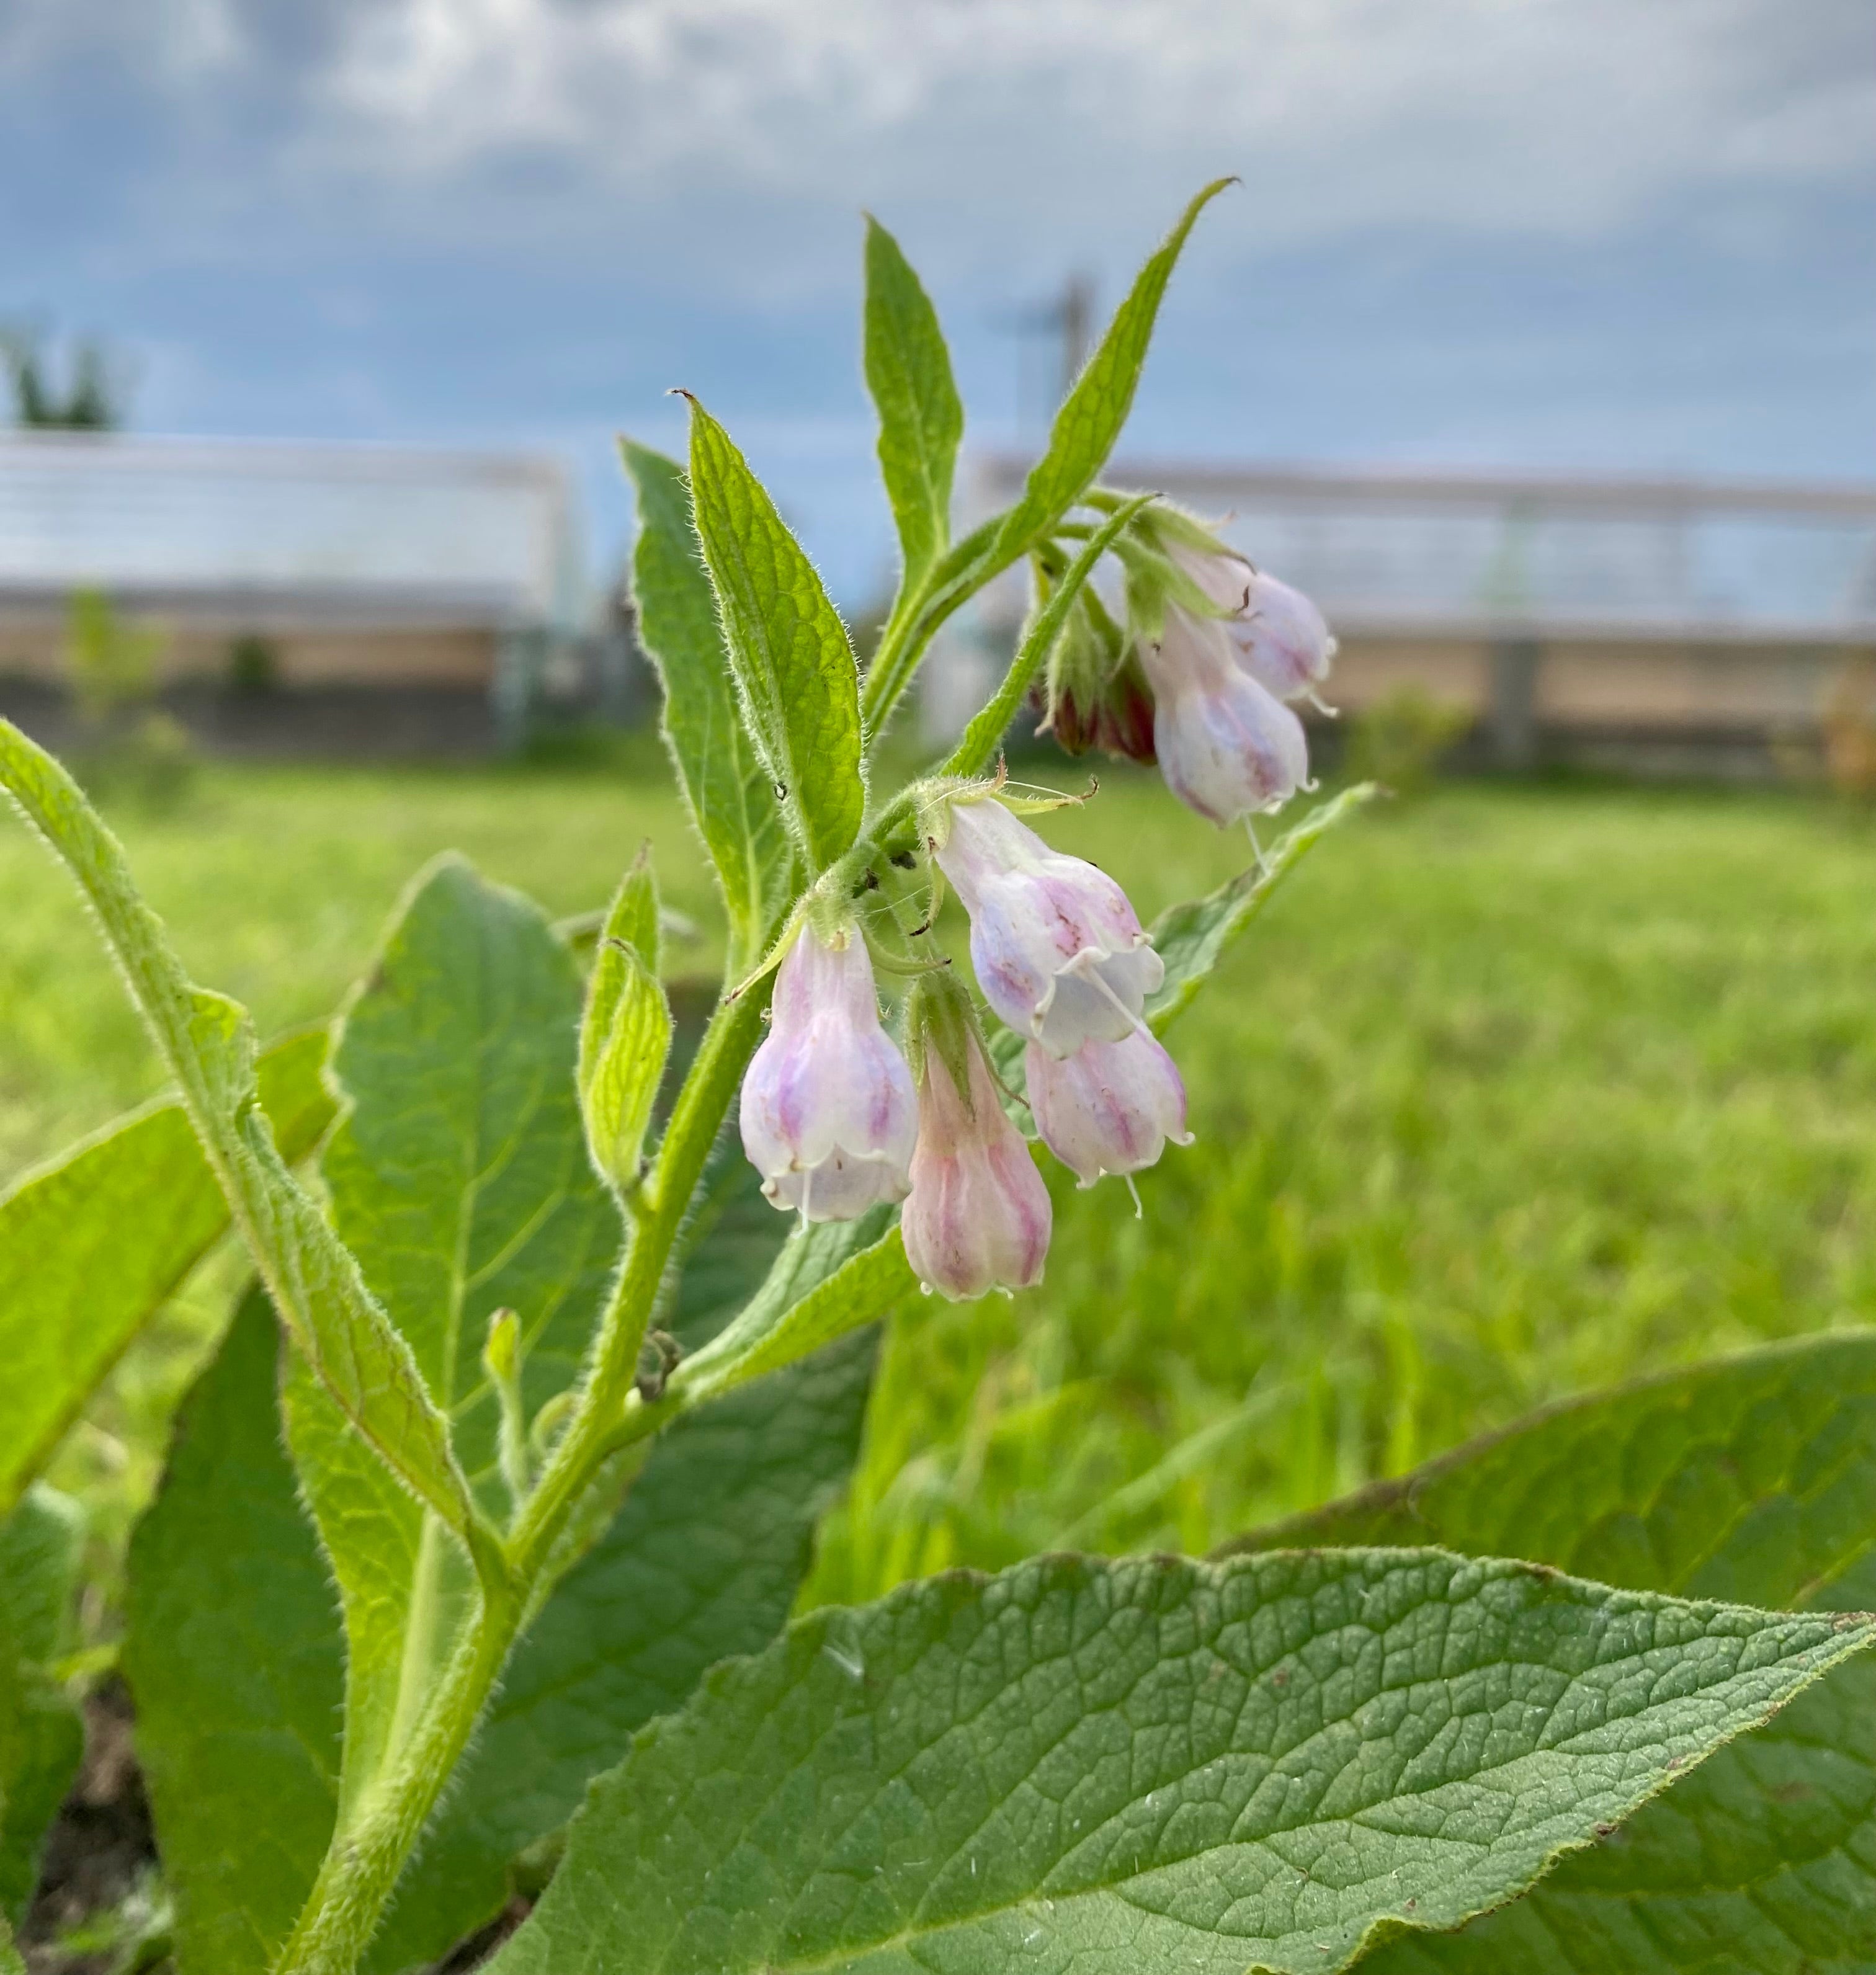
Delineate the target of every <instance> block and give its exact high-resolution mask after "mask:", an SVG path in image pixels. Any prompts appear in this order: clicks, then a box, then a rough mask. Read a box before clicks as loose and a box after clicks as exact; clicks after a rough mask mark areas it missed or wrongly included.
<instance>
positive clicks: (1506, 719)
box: [1487, 638, 1544, 769]
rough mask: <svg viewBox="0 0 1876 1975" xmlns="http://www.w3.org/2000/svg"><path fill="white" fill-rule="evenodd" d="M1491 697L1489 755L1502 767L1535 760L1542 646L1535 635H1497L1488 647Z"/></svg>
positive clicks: (1518, 766)
mask: <svg viewBox="0 0 1876 1975" xmlns="http://www.w3.org/2000/svg"><path fill="white" fill-rule="evenodd" d="M1491 657H1492V696H1491V704H1490V708H1489V709H1488V711H1487V719H1488V721H1489V724H1490V728H1491V738H1492V757H1493V760H1494V761H1496V762H1497V765H1498V766H1499V767H1501V768H1510V769H1525V768H1531V767H1535V766H1536V763H1537V674H1538V670H1539V667H1540V666H1541V665H1543V658H1544V648H1543V646H1542V645H1540V644H1539V642H1537V640H1536V639H1535V638H1500V639H1497V640H1496V641H1495V642H1493V646H1492V650H1491Z"/></svg>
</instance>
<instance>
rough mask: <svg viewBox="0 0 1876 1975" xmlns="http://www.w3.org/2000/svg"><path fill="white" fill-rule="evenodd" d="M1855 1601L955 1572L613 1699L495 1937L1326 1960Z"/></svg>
mask: <svg viewBox="0 0 1876 1975" xmlns="http://www.w3.org/2000/svg"><path fill="white" fill-rule="evenodd" d="M1872 1628H1876V1620H1871V1619H1862V1618H1859V1619H1855V1620H1849V1619H1844V1618H1838V1619H1835V1620H1833V1619H1830V1618H1784V1617H1779V1616H1776V1615H1772V1614H1769V1613H1765V1612H1753V1611H1749V1610H1743V1609H1738V1608H1736V1607H1732V1606H1726V1605H1690V1604H1684V1603H1681V1602H1677V1601H1675V1600H1673V1599H1662V1598H1658V1597H1651V1596H1648V1595H1642V1594H1638V1593H1633V1592H1616V1591H1609V1590H1607V1589H1604V1588H1603V1587H1602V1586H1596V1585H1590V1584H1584V1583H1581V1582H1577V1581H1575V1580H1574V1579H1569V1578H1566V1577H1563V1576H1560V1575H1559V1574H1558V1573H1556V1572H1552V1571H1545V1570H1537V1569H1533V1568H1531V1567H1530V1566H1526V1565H1523V1564H1516V1563H1468V1562H1466V1561H1464V1560H1463V1559H1460V1558H1457V1557H1454V1556H1449V1555H1447V1554H1446V1553H1444V1552H1441V1551H1437V1550H1407V1551H1399V1550H1392V1551H1390V1550H1379V1551H1376V1550H1356V1551H1340V1552H1333V1551H1332V1552H1326V1553H1306V1554H1298V1553H1288V1554H1279V1555H1273V1556H1250V1557H1244V1558H1239V1559H1233V1560H1231V1561H1230V1562H1228V1563H1222V1564H1201V1563H1187V1562H1184V1561H1182V1560H1181V1559H1175V1558H1170V1557H1155V1558H1142V1559H1127V1560H1124V1561H1122V1562H1118V1563H1106V1562H1102V1561H1100V1560H1098V1559H1089V1558H1080V1557H1045V1558H1043V1559H1039V1560H1038V1561H1036V1562H1034V1563H1027V1564H1023V1565H1020V1566H1017V1568H1015V1569H1013V1570H1010V1571H1007V1572H1004V1573H1003V1574H1002V1575H1001V1576H998V1577H996V1578H993V1579H988V1580H985V1579H981V1578H978V1577H976V1576H971V1575H969V1574H966V1573H963V1572H957V1573H953V1574H951V1575H949V1576H945V1577H942V1578H938V1579H933V1580H931V1582H926V1583H922V1584H915V1585H912V1586H905V1587H902V1589H900V1590H899V1591H898V1592H894V1593H893V1594H892V1595H890V1596H889V1597H888V1598H886V1599H884V1600H883V1601H882V1602H880V1603H879V1604H877V1605H871V1606H868V1607H866V1609H862V1610H860V1611H857V1612H845V1611H838V1610H835V1611H827V1612H817V1613H816V1614H814V1615H813V1616H812V1617H810V1618H807V1619H805V1620H803V1621H802V1622H800V1623H799V1624H797V1625H795V1626H794V1627H793V1628H791V1629H790V1632H789V1633H788V1635H787V1637H786V1638H784V1640H782V1641H780V1642H778V1643H777V1645H774V1646H773V1647H771V1648H770V1649H769V1650H768V1651H766V1652H764V1653H763V1654H761V1655H759V1656H758V1657H757V1658H754V1659H753V1660H749V1661H742V1662H739V1663H737V1664H733V1665H731V1666H729V1667H727V1668H721V1669H720V1670H719V1671H718V1672H716V1673H715V1674H713V1675H711V1678H709V1679H708V1680H707V1681H705V1684H704V1686H703V1688H702V1690H701V1693H700V1694H699V1695H698V1698H697V1699H696V1700H695V1701H692V1703H691V1704H689V1706H688V1707H686V1708H685V1710H684V1711H683V1712H682V1714H678V1715H676V1716H673V1717H668V1718H667V1719H665V1720H662V1721H660V1722H656V1723H654V1724H652V1726H651V1727H649V1729H647V1730H646V1731H644V1732H643V1733H642V1734H641V1735H640V1736H639V1738H638V1740H637V1741H636V1743H635V1744H634V1746H633V1749H632V1754H631V1755H630V1756H629V1758H628V1759H627V1760H626V1762H625V1763H623V1764H622V1765H621V1766H620V1767H619V1769H618V1770H616V1771H614V1772H613V1773H612V1774H611V1775H609V1776H606V1777H604V1778H603V1779H600V1782H599V1783H597V1784H596V1786H594V1789H593V1793H592V1794H591V1796H590V1797H589V1799H588V1801H587V1805H586V1809H585V1811H584V1812H583V1814H582V1815H581V1816H580V1819H579V1820H578V1821H577V1822H576V1824H575V1825H574V1826H573V1831H572V1832H571V1835H570V1843H569V1845H568V1849H567V1856H566V1858H565V1860H564V1862H563V1864H562V1865H561V1868H560V1872H559V1874H558V1875H557V1878H555V1880H554V1884H553V1885H551V1886H550V1888H549V1889H548V1891H547V1895H546V1897H545V1898H544V1900H543V1901H542V1902H541V1904H540V1905H539V1906H538V1907H537V1908H536V1909H535V1911H534V1915H533V1917H532V1918H531V1920H530V1921H528V1922H527V1924H525V1925H524V1927H522V1929H521V1931H520V1932H519V1933H518V1934H516V1935H515V1937H514V1939H513V1940H511V1942H510V1943H509V1944H508V1947H506V1948H505V1949H504V1950H502V1951H501V1953H500V1954H498V1955H497V1957H495V1959H494V1962H493V1963H491V1969H492V1970H495V1971H498V1975H548V1971H551V1975H580V1971H597V1970H602V1969H603V1970H606V1975H640V1971H649V1970H657V1971H659V1975H686V1972H687V1971H697V1975H703V1971H705V1970H708V1971H710V1975H736V1972H737V1971H749V1975H756V1971H758V1970H760V1971H764V1975H793V1971H796V1970H809V1969H813V1970H820V1971H825V1975H833V1971H834V1970H852V1971H858V1970H864V1971H866V1975H914V1971H932V1970H956V1971H959V1975H963V1971H965V1970H971V1971H976V1970H996V1969H1000V1968H1003V1967H1011V1966H1023V1967H1029V1966H1037V1967H1053V1968H1061V1969H1073V1970H1074V1971H1076V1975H1139V1971H1141V1970H1146V1969H1155V1968H1175V1967H1176V1968H1178V1969H1181V1970H1195V1971H1202V1975H1242V1971H1244V1970H1247V1969H1249V1968H1251V1967H1259V1968H1265V1969H1273V1970H1331V1969H1336V1968H1340V1967H1345V1966H1346V1965H1347V1963H1348V1962H1349V1960H1350V1959H1351V1958H1352V1957H1353V1956H1354V1955H1355V1954H1357V1953H1358V1952H1359V1950H1360V1949H1361V1947H1362V1945H1363V1944H1364V1943H1365V1940H1367V1939H1368V1938H1370V1937H1372V1934H1373V1933H1374V1932H1375V1931H1377V1930H1378V1929H1380V1928H1382V1927H1398V1926H1401V1925H1419V1926H1428V1925H1431V1926H1435V1927H1437V1926H1442V1925H1451V1924H1453V1923H1454V1922H1455V1921H1457V1920H1459V1919H1460V1918H1461V1917H1464V1916H1465V1915H1467V1914H1470V1913H1474V1912H1476V1911H1479V1910H1480V1909H1481V1908H1484V1907H1487V1906H1489V1905H1491V1904H1495V1903H1496V1902H1497V1901H1501V1900H1503V1899H1505V1898H1508V1897H1510V1894H1513V1893H1514V1892H1516V1891H1518V1890H1520V1888H1522V1887H1523V1886H1524V1885H1528V1884H1529V1881H1531V1879H1532V1878H1534V1877H1535V1876H1536V1874H1537V1873H1538V1872H1539V1871H1542V1870H1543V1868H1544V1866H1545V1865H1547V1864H1548V1863H1549V1862H1550V1861H1551V1860H1552V1858H1555V1857H1556V1855H1557V1854H1558V1853H1559V1852H1560V1851H1562V1850H1563V1849H1565V1848H1569V1847H1571V1846H1574V1845H1581V1844H1582V1843H1584V1842H1586V1841H1587V1840H1588V1839H1589V1838H1590V1837H1591V1836H1592V1835H1593V1833H1594V1832H1595V1828H1596V1826H1597V1825H1598V1823H1601V1822H1606V1821H1611V1820H1613V1819H1618V1818H1620V1817H1621V1816H1625V1815H1626V1814H1627V1813H1628V1812H1629V1811H1630V1810H1631V1809H1634V1808H1635V1806H1636V1805H1637V1804H1638V1802H1641V1800H1642V1799H1644V1798H1645V1797H1647V1796H1649V1795H1650V1794H1651V1793H1652V1792H1654V1790H1656V1789H1659V1788H1660V1787H1661V1785H1662V1784H1663V1783H1664V1782H1665V1781H1666V1780H1667V1779H1668V1778H1669V1776H1671V1775H1672V1774H1674V1773H1675V1772H1676V1771H1677V1770H1681V1769H1682V1768H1684V1767H1686V1766H1688V1765H1689V1764H1690V1763H1694V1762H1696V1761H1697V1760H1700V1757H1702V1756H1705V1755H1706V1754H1707V1753H1710V1751H1711V1750H1713V1748H1714V1747H1717V1745H1718V1744H1719V1743H1721V1742H1723V1741H1724V1740H1726V1739H1727V1737H1729V1736H1730V1735H1733V1734H1734V1733H1737V1732H1738V1731H1739V1730H1741V1729H1743V1728H1744V1727H1747V1726H1749V1725H1750V1724H1751V1723H1753V1722H1754V1721H1756V1720H1761V1719H1763V1717H1764V1716H1765V1714H1766V1713H1767V1711H1768V1710H1770V1709H1772V1708H1773V1707H1776V1706H1778V1705H1779V1704H1780V1703H1781V1702H1782V1701H1785V1700H1786V1699H1788V1698H1789V1697H1790V1696H1791V1694H1792V1693H1794V1692H1795V1691H1797V1689H1798V1688H1799V1687H1802V1685H1804V1684H1805V1683H1806V1682H1807V1681H1809V1680H1811V1679H1812V1678H1815V1677H1816V1676H1817V1675H1818V1674H1819V1673H1821V1672H1822V1671H1824V1670H1825V1669H1826V1668H1828V1667H1830V1666H1832V1665H1833V1664H1835V1663H1836V1662H1837V1661H1839V1660H1840V1659H1842V1658H1845V1656H1847V1655H1848V1654H1850V1653H1851V1652H1854V1651H1857V1650H1858V1648H1860V1647H1861V1646H1862V1645H1865V1644H1866V1643H1867V1642H1868V1640H1869V1638H1871V1632H1872Z"/></svg>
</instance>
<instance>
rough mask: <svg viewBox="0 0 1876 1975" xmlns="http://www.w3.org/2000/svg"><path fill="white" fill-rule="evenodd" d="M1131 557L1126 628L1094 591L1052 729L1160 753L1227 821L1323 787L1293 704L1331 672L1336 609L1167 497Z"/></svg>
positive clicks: (1069, 745)
mask: <svg viewBox="0 0 1876 1975" xmlns="http://www.w3.org/2000/svg"><path fill="white" fill-rule="evenodd" d="M1122 560H1123V561H1124V562H1125V567H1126V570H1127V580H1128V603H1129V608H1128V624H1127V626H1126V629H1125V632H1124V633H1123V632H1122V630H1121V629H1120V627H1119V626H1117V625H1115V623H1114V622H1113V620H1112V618H1111V617H1110V616H1109V614H1108V612H1107V610H1106V606H1105V605H1104V604H1102V603H1101V602H1100V600H1099V598H1098V597H1096V596H1094V595H1092V592H1091V591H1089V592H1085V593H1084V595H1083V600H1081V601H1080V602H1079V603H1078V605H1077V607H1076V611H1075V612H1074V613H1073V617H1072V619H1071V621H1070V623H1069V627H1068V629H1067V631H1066V633H1065V634H1064V636H1063V639H1062V640H1061V642H1060V644H1059V645H1058V646H1057V648H1056V652H1055V653H1054V654H1053V656H1052V658H1051V660H1050V672H1049V679H1048V683H1047V688H1046V698H1047V717H1046V725H1048V727H1049V728H1050V730H1051V731H1053V733H1054V734H1055V736H1056V739H1057V740H1058V741H1060V743H1061V744H1062V745H1063V747H1064V748H1066V749H1067V750H1068V751H1069V753H1071V754H1079V753H1081V752H1082V751H1083V750H1084V749H1086V748H1089V747H1099V748H1105V749H1106V751H1108V752H1109V753H1111V754H1128V755H1131V756H1132V757H1133V758H1134V759H1135V760H1136V761H1155V760H1156V761H1158V763H1159V765H1160V768H1161V772H1162V773H1163V774H1165V777H1166V781H1167V785H1168V787H1170V788H1171V790H1172V792H1173V793H1174V794H1175V795H1176V796H1178V798H1179V800H1181V802H1183V803H1184V804H1185V805H1186V807H1188V809H1192V810H1196V811H1197V812H1198V813H1199V814H1200V815H1201V816H1203V817H1209V818H1210V819H1211V820H1212V821H1213V822H1214V823H1219V824H1221V825H1222V824H1225V823H1235V822H1237V821H1238V820H1240V819H1241V818H1244V817H1252V816H1255V815H1257V814H1259V813H1261V812H1263V811H1264V810H1272V809H1276V808H1280V807H1282V805H1283V803H1286V802H1287V801H1288V800H1290V797H1292V796H1293V795H1294V794H1296V791H1297V790H1299V789H1300V788H1303V787H1307V786H1308V785H1309V742H1308V739H1307V737H1306V734H1305V733H1304V731H1303V722H1302V721H1301V720H1300V719H1299V718H1298V717H1297V715H1296V711H1294V708H1293V705H1292V702H1295V701H1297V700H1299V699H1305V698H1309V699H1314V698H1315V697H1316V690H1317V688H1319V686H1320V685H1322V683H1323V682H1324V681H1325V680H1326V679H1327V677H1328V675H1329V664H1330V662H1331V661H1332V659H1333V658H1334V656H1335V654H1336V640H1335V639H1334V638H1333V637H1332V636H1330V634H1329V626H1327V625H1326V623H1324V622H1323V621H1322V613H1321V612H1320V611H1319V610H1317V609H1316V606H1315V605H1314V604H1313V603H1311V602H1310V600H1309V598H1308V597H1306V596H1304V595H1303V593H1302V592H1301V591H1300V590H1293V589H1291V588H1290V586H1289V585H1288V584H1287V583H1280V582H1279V581H1278V580H1277V579H1276V577H1273V576H1271V575H1270V574H1268V573H1266V572H1265V571H1263V570H1259V569H1257V568H1256V567H1254V566H1253V564H1251V563H1250V562H1249V561H1247V560H1246V559H1245V558H1244V557H1242V556H1240V555H1239V554H1237V553H1236V552H1235V551H1234V550H1231V549H1229V548H1227V547H1225V546H1224V544H1223V543H1221V541H1218V540H1217V537H1215V536H1214V535H1213V534H1211V531H1209V530H1207V529H1206V528H1204V527H1202V526H1201V525H1200V524H1198V522H1196V521H1193V520H1192V519H1191V518H1190V517H1189V516H1187V515H1184V514H1181V513H1179V512H1178V511H1177V510H1176V509H1173V508H1168V507H1165V506H1164V505H1163V504H1158V503H1155V504H1154V505H1153V506H1152V507H1150V508H1147V509H1146V510H1145V511H1144V512H1143V513H1142V515H1141V516H1140V517H1139V518H1138V521H1137V523H1136V524H1135V529H1134V531H1133V534H1132V537H1131V538H1130V539H1129V541H1128V544H1127V546H1126V552H1125V555H1124V556H1123V558H1122ZM1318 704H1320V702H1318Z"/></svg>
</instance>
